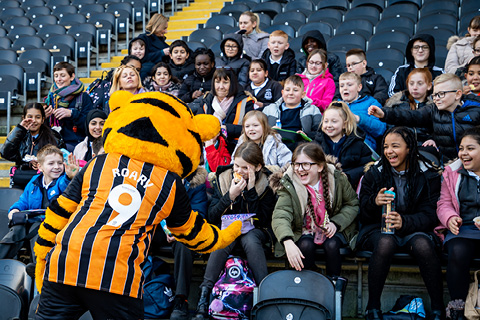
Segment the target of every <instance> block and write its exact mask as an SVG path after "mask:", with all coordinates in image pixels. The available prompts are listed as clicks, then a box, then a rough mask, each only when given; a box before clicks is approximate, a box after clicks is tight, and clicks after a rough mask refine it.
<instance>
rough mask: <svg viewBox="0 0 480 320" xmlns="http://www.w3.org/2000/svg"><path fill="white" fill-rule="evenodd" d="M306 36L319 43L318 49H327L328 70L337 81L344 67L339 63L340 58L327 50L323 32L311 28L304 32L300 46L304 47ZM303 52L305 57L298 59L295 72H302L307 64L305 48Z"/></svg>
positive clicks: (336, 81)
mask: <svg viewBox="0 0 480 320" xmlns="http://www.w3.org/2000/svg"><path fill="white" fill-rule="evenodd" d="M308 38H312V39H314V40H315V41H317V42H318V44H319V49H323V50H325V51H327V59H328V60H327V62H328V70H329V71H330V73H331V74H332V76H333V80H334V81H335V83H338V77H340V75H341V74H342V73H344V72H345V68H344V67H343V65H342V63H341V61H340V58H339V57H338V56H337V55H336V54H335V53H333V52H328V50H327V42H326V41H325V38H324V37H323V34H322V33H321V32H320V31H318V30H311V31H308V32H307V33H305V34H304V35H303V38H302V48H304V47H305V45H306V43H307V39H308ZM303 52H304V53H305V57H302V58H300V59H298V63H297V66H298V68H297V73H302V72H303V70H305V67H306V65H307V57H308V53H307V52H306V51H305V50H303Z"/></svg>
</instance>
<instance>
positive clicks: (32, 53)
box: [18, 48, 52, 76]
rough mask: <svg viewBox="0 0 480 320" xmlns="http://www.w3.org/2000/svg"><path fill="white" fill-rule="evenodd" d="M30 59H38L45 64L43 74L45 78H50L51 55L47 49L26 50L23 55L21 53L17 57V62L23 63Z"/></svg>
mask: <svg viewBox="0 0 480 320" xmlns="http://www.w3.org/2000/svg"><path fill="white" fill-rule="evenodd" d="M31 59H38V60H41V61H43V62H45V64H46V67H47V68H46V69H45V70H44V72H45V74H46V75H47V76H51V75H52V74H51V67H52V65H51V61H52V54H51V53H50V51H49V50H48V49H45V48H38V49H30V50H27V51H25V52H23V53H21V54H20V55H19V56H18V61H23V60H31ZM24 69H26V68H25V67H24Z"/></svg>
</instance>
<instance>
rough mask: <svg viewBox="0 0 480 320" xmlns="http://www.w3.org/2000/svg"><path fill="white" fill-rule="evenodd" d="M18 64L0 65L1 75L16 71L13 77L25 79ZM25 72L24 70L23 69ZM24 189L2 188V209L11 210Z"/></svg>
mask: <svg viewBox="0 0 480 320" xmlns="http://www.w3.org/2000/svg"><path fill="white" fill-rule="evenodd" d="M18 69H19V68H18V66H14V67H13V68H5V67H0V75H6V74H7V75H8V73H9V72H11V71H13V70H16V71H14V72H13V73H14V74H12V76H13V77H16V76H20V75H21V78H22V79H23V75H22V74H21V73H19V72H18V71H19V70H18ZM21 72H22V73H23V70H21ZM22 193H23V190H22V189H19V188H0V199H2V201H0V210H5V211H7V210H9V209H10V207H11V206H12V205H13V204H14V203H15V202H17V201H18V199H20V196H21V195H22Z"/></svg>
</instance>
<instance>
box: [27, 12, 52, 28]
mask: <svg viewBox="0 0 480 320" xmlns="http://www.w3.org/2000/svg"><path fill="white" fill-rule="evenodd" d="M57 22H58V19H57V17H56V16H54V15H47V16H37V17H36V18H35V19H33V21H32V26H33V27H35V28H37V29H38V28H39V26H40V25H41V26H44V25H47V24H57Z"/></svg>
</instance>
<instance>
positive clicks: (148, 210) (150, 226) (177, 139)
mask: <svg viewBox="0 0 480 320" xmlns="http://www.w3.org/2000/svg"><path fill="white" fill-rule="evenodd" d="M110 108H111V113H110V115H109V116H108V119H107V120H106V121H105V125H104V128H103V138H104V149H105V152H106V154H103V155H99V156H97V157H96V158H94V159H92V160H91V161H90V162H89V163H88V164H87V165H86V166H85V167H84V168H83V169H82V170H81V171H80V172H79V173H78V174H77V175H76V176H75V178H74V179H73V180H72V182H71V183H70V185H69V186H68V188H67V190H65V192H64V193H63V194H62V195H61V196H60V197H59V198H58V199H57V200H55V201H53V202H52V203H51V205H50V206H49V208H48V209H47V212H46V218H45V221H44V222H43V223H42V225H41V226H40V229H39V237H38V240H37V243H36V245H35V249H34V250H35V254H36V259H37V264H36V271H35V273H36V284H37V288H38V289H42V293H41V296H40V301H39V306H38V309H37V315H36V316H37V319H49V320H52V319H78V318H79V317H80V316H81V315H82V314H83V313H84V312H86V311H87V310H89V311H90V313H91V314H92V316H93V318H94V319H143V301H142V287H143V282H144V279H143V275H142V266H143V264H144V260H145V256H146V254H147V252H148V249H149V245H150V242H151V240H152V237H153V233H154V232H155V229H156V228H157V226H158V225H159V223H160V221H162V220H163V219H166V223H167V227H168V229H169V230H170V231H171V232H172V234H173V235H174V236H175V238H176V239H177V240H178V241H180V242H182V243H184V244H185V245H186V246H187V247H188V248H190V249H192V250H195V251H197V252H201V253H207V252H212V251H214V250H217V249H221V248H224V247H225V246H227V245H228V244H230V243H231V242H232V241H233V240H234V239H235V238H236V237H238V236H239V235H240V229H241V222H238V223H235V224H233V225H231V226H230V227H229V228H227V229H225V230H219V229H218V228H217V227H215V226H213V225H210V224H208V223H207V222H206V221H205V220H203V219H202V218H201V216H200V215H198V214H197V213H196V212H194V211H192V210H191V207H190V203H189V199H188V197H187V193H186V191H185V188H184V187H183V184H182V181H181V179H182V178H184V177H186V176H188V175H189V174H190V173H192V172H193V171H194V170H195V169H196V168H197V166H198V164H199V162H200V156H201V152H202V142H203V141H206V140H209V139H212V138H213V137H215V135H216V134H218V132H219V131H220V123H219V121H218V120H217V118H215V117H214V116H211V115H197V116H194V115H193V114H192V112H191V111H190V109H189V108H188V107H187V106H186V105H185V104H184V103H183V102H181V101H180V100H178V99H177V98H175V97H173V96H170V95H167V94H163V93H159V92H149V93H142V94H137V95H132V94H131V93H128V92H126V91H117V92H115V93H114V94H113V95H112V96H111V98H110ZM42 286H43V287H42Z"/></svg>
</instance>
